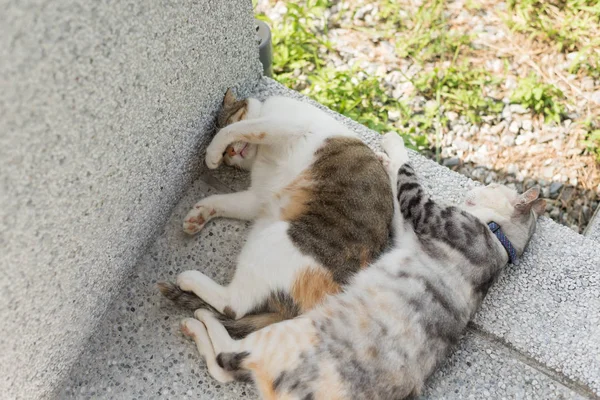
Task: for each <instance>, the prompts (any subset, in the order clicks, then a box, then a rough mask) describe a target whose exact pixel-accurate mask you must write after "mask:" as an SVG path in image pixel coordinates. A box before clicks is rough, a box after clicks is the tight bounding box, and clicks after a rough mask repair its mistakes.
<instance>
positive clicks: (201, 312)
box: [194, 308, 214, 322]
mask: <svg viewBox="0 0 600 400" xmlns="http://www.w3.org/2000/svg"><path fill="white" fill-rule="evenodd" d="M194 317H196V319H197V320H199V321H202V322H204V321H206V320H207V319H210V318H213V317H214V315H213V313H212V312H210V311H209V310H206V309H204V308H199V309H197V310H196V311H194Z"/></svg>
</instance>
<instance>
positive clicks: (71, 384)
mask: <svg viewBox="0 0 600 400" xmlns="http://www.w3.org/2000/svg"><path fill="white" fill-rule="evenodd" d="M228 172H232V171H231V170H228V169H223V170H222V171H220V172H217V173H215V174H214V176H213V177H210V176H206V175H205V176H203V178H202V179H201V180H198V181H196V183H195V184H194V185H193V186H192V188H191V189H190V190H189V191H188V193H187V194H186V195H185V196H184V198H183V199H182V200H181V202H180V203H179V205H178V206H177V207H176V208H175V210H174V212H173V215H172V216H171V218H170V220H169V222H168V224H167V226H166V227H165V230H164V231H163V232H162V233H161V235H160V237H159V238H158V240H157V241H156V243H155V244H154V246H153V247H152V248H151V249H150V250H149V251H148V252H147V253H146V254H145V256H144V259H143V261H142V262H141V263H140V264H138V266H137V267H136V268H135V270H134V273H133V274H132V276H131V277H129V279H130V282H131V286H130V287H128V288H126V290H124V291H123V292H122V293H121V295H120V296H119V297H118V299H117V300H116V301H115V303H114V304H113V305H112V307H111V310H110V313H109V314H108V316H107V318H106V319H105V320H104V321H103V323H102V324H101V326H100V327H99V329H98V330H97V333H96V335H94V337H93V338H92V340H91V341H90V343H89V345H88V351H87V352H86V353H85V354H84V355H83V356H82V358H81V359H80V360H79V362H78V363H77V364H76V365H75V367H74V368H73V371H72V374H71V377H70V379H69V380H68V381H66V382H65V386H64V387H63V390H62V391H61V392H60V393H57V395H56V398H60V399H92V398H102V399H160V398H167V399H185V398H190V399H197V398H200V399H245V398H252V399H254V398H257V393H256V391H255V390H254V388H253V387H252V385H245V384H230V385H221V384H219V383H218V382H216V381H214V380H213V379H212V378H211V377H210V376H209V375H208V372H207V370H206V367H205V364H204V362H203V361H202V360H201V359H200V357H199V356H198V353H197V350H196V347H195V346H194V344H193V343H192V342H191V341H190V340H189V339H186V338H184V337H183V336H182V334H181V333H180V332H179V327H178V323H179V321H180V320H181V319H182V318H183V317H185V316H189V314H191V312H190V313H187V312H185V311H182V310H180V309H177V308H176V307H173V306H172V305H171V304H170V303H169V302H168V301H166V300H164V299H162V298H161V297H160V296H159V295H158V294H157V291H156V289H155V287H154V284H155V283H156V282H157V281H159V280H163V279H165V278H166V277H170V278H171V279H173V278H174V277H175V276H176V275H177V274H178V273H179V272H182V271H183V270H185V269H188V268H197V269H200V270H202V271H204V272H207V273H208V274H209V275H210V276H212V277H213V278H214V279H215V280H217V281H219V282H227V281H228V280H229V279H230V278H231V276H232V274H233V271H234V262H235V256H236V255H237V254H238V253H239V251H240V249H241V245H242V244H243V242H244V238H245V235H246V234H247V227H248V223H244V222H240V221H234V220H225V219H219V220H215V221H212V222H211V223H210V224H209V225H207V227H206V228H205V229H204V230H203V231H202V232H201V233H200V234H199V235H198V236H196V237H193V238H190V237H189V236H187V235H185V234H183V233H182V231H181V221H182V219H183V217H184V216H185V214H186V213H187V211H188V210H189V208H190V207H191V206H193V204H194V203H195V202H196V201H198V200H199V199H200V198H202V197H204V196H207V195H210V194H213V193H216V192H223V191H224V187H225V186H224V185H221V184H219V182H218V181H216V180H215V177H217V179H223V178H226V179H225V180H227V181H228V182H229V183H228V185H227V186H230V185H231V186H238V187H239V186H244V185H245V184H246V183H247V181H244V180H238V181H235V180H234V179H235V178H236V177H240V174H239V173H236V172H235V171H233V172H232V173H228ZM242 176H243V175H242ZM206 182H210V183H211V184H212V185H214V186H218V187H219V189H215V188H214V187H213V186H211V185H209V184H207V183H206ZM225 190H226V189H225ZM421 398H422V399H440V400H442V399H469V398H472V399H481V398H494V399H500V398H505V399H582V398H585V397H583V396H581V395H579V394H578V393H577V392H575V391H572V390H570V389H569V388H567V387H565V386H564V385H562V384H560V383H559V382H556V381H554V380H552V379H551V378H549V377H547V376H546V375H544V374H543V373H541V372H540V371H538V370H536V369H535V368H532V367H530V366H528V365H527V364H525V363H523V362H522V361H519V360H517V359H514V358H513V357H512V356H511V354H510V352H509V351H508V350H507V349H505V348H504V347H503V346H501V345H499V344H497V343H494V342H492V341H490V340H489V339H487V338H485V337H482V336H481V335H478V334H476V333H472V332H470V333H469V334H467V336H466V337H465V338H464V339H463V340H462V341H461V344H460V346H459V348H458V349H457V351H456V352H455V353H454V355H453V356H452V357H451V358H450V359H449V360H448V362H447V363H446V364H445V365H444V366H443V367H442V368H441V369H440V370H439V371H438V372H437V373H436V374H435V375H434V376H433V378H432V380H431V381H430V382H429V383H428V385H427V389H426V390H425V392H424V394H423V396H422V397H421Z"/></svg>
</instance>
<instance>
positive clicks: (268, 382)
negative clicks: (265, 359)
mask: <svg viewBox="0 0 600 400" xmlns="http://www.w3.org/2000/svg"><path fill="white" fill-rule="evenodd" d="M246 367H247V368H248V369H249V370H250V371H252V372H254V380H255V381H256V386H258V390H260V393H261V394H262V396H263V399H265V400H277V393H275V390H274V389H273V378H271V376H270V375H269V374H268V373H267V371H265V369H264V368H262V366H261V365H259V364H258V363H256V362H251V363H248V365H247V366H246Z"/></svg>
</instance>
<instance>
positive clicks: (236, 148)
mask: <svg viewBox="0 0 600 400" xmlns="http://www.w3.org/2000/svg"><path fill="white" fill-rule="evenodd" d="M257 151H258V146H257V145H255V144H252V143H247V142H235V143H232V144H230V145H229V146H227V149H226V150H225V153H223V162H224V163H225V165H229V166H230V167H236V168H240V169H245V170H248V171H249V170H250V169H251V168H252V164H254V159H255V158H256V152H257Z"/></svg>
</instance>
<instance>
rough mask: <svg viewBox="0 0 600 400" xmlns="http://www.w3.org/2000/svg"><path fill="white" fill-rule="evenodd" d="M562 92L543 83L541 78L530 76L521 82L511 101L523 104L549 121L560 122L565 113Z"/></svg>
mask: <svg viewBox="0 0 600 400" xmlns="http://www.w3.org/2000/svg"><path fill="white" fill-rule="evenodd" d="M562 98H563V93H562V91H561V90H560V89H559V88H557V87H556V86H554V85H550V84H546V83H543V82H541V81H540V80H539V78H538V77H537V76H536V75H534V74H530V75H529V76H528V77H526V78H523V79H521V80H520V81H519V83H518V85H517V88H516V89H515V91H514V92H513V94H512V96H511V98H510V101H511V102H512V103H518V104H521V105H522V106H523V107H526V108H529V109H530V110H532V111H533V112H535V113H537V114H543V115H544V117H545V118H546V119H547V120H549V121H555V122H560V120H561V117H562V116H563V114H564V113H565V109H564V107H563V105H562V104H561V103H560V100H561V99H562Z"/></svg>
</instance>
